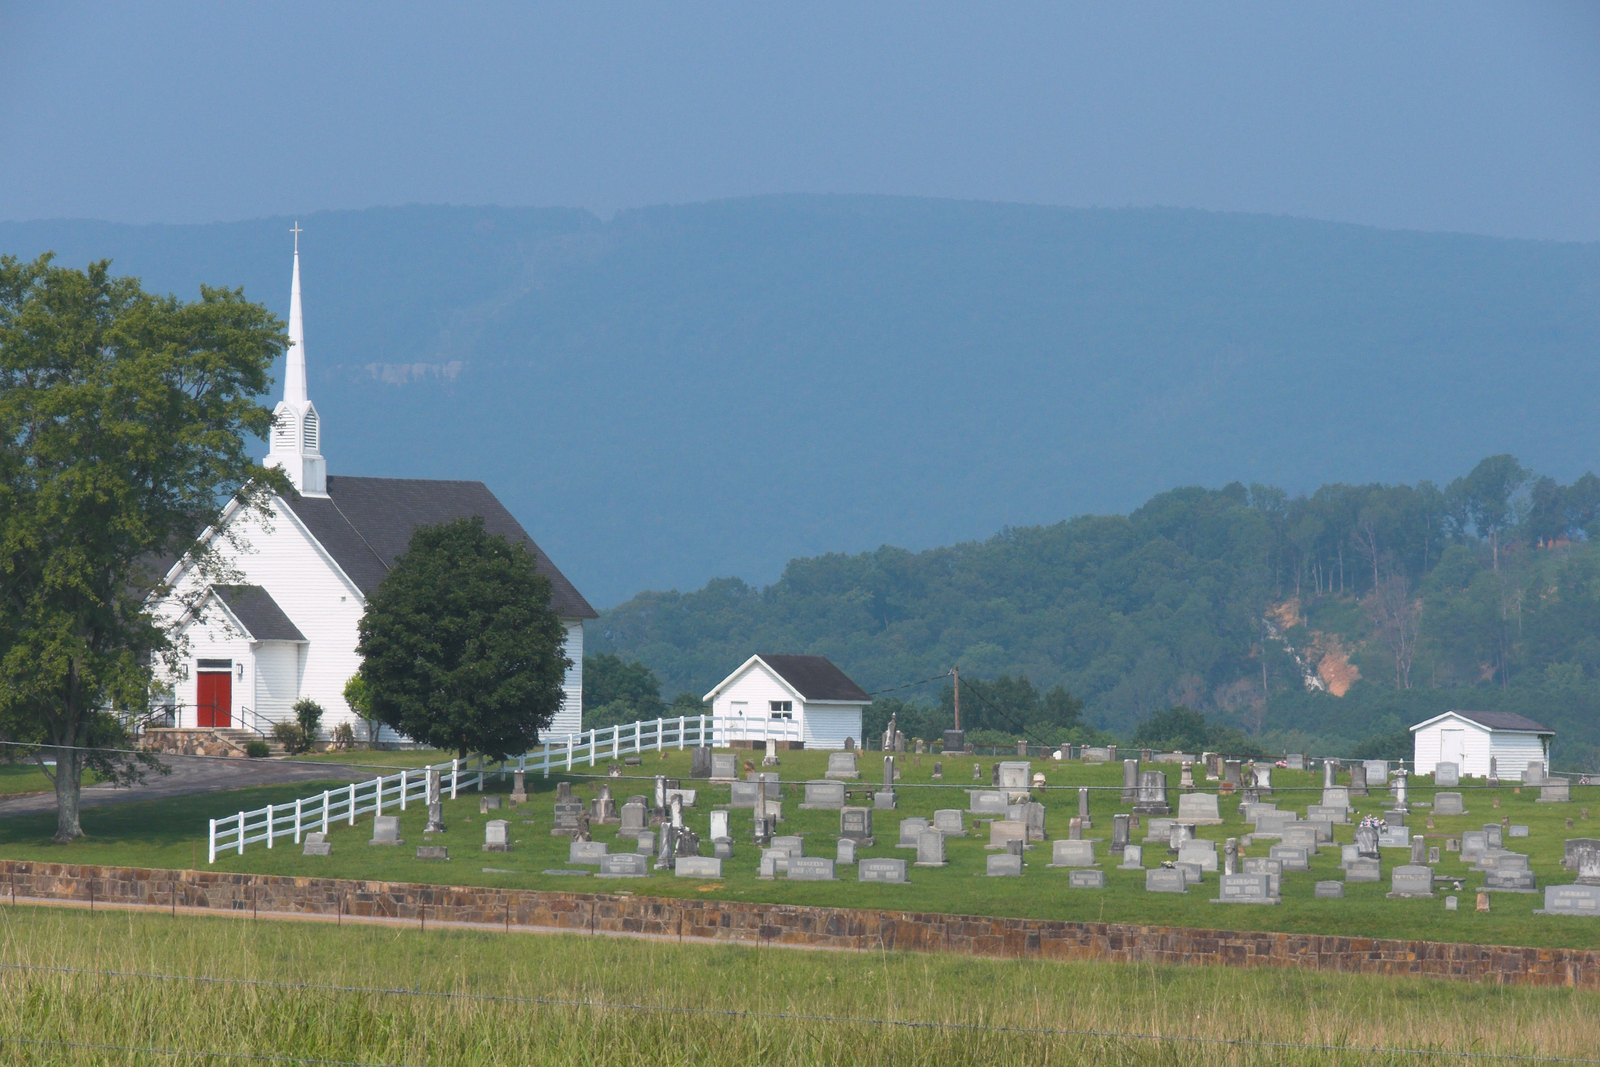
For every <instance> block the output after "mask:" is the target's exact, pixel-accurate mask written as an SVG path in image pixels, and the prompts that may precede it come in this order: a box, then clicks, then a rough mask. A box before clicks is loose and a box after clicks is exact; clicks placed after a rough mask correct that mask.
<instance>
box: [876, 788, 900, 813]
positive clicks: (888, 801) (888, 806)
mask: <svg viewBox="0 0 1600 1067" xmlns="http://www.w3.org/2000/svg"><path fill="white" fill-rule="evenodd" d="M872 806H873V807H874V808H876V809H877V810H878V811H894V810H895V809H896V808H898V807H899V806H900V805H899V798H898V797H896V796H895V795H894V790H892V789H879V790H878V791H877V792H875V793H873V794H872Z"/></svg>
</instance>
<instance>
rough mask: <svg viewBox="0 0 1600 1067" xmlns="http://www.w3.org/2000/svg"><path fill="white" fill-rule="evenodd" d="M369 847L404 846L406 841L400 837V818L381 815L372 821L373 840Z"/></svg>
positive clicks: (369, 842)
mask: <svg viewBox="0 0 1600 1067" xmlns="http://www.w3.org/2000/svg"><path fill="white" fill-rule="evenodd" d="M367 844H369V845H403V844H405V839H404V838H402V837H401V836H400V816H398V815H379V816H378V817H377V818H375V819H373V820H372V840H371V841H368V842H367Z"/></svg>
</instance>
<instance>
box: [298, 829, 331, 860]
mask: <svg viewBox="0 0 1600 1067" xmlns="http://www.w3.org/2000/svg"><path fill="white" fill-rule="evenodd" d="M300 855H302V856H331V855H333V846H332V845H331V844H329V843H328V835H327V834H307V835H306V839H305V847H304V848H302V849H301V850H300Z"/></svg>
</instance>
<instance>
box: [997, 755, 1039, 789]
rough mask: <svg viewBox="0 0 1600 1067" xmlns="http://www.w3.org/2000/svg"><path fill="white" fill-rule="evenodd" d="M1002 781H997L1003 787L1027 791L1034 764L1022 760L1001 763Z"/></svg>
mask: <svg viewBox="0 0 1600 1067" xmlns="http://www.w3.org/2000/svg"><path fill="white" fill-rule="evenodd" d="M999 767H1000V781H999V782H998V783H997V784H998V785H999V786H1000V788H1001V789H1008V790H1021V791H1023V792H1027V790H1028V787H1029V785H1030V779H1031V778H1032V776H1033V765H1032V764H1031V763H1024V762H1022V761H1020V760H1012V761H1007V762H1005V763H1001V764H1000V765H999Z"/></svg>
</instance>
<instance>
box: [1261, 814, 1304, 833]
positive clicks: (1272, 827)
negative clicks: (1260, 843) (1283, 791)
mask: <svg viewBox="0 0 1600 1067" xmlns="http://www.w3.org/2000/svg"><path fill="white" fill-rule="evenodd" d="M1299 821H1300V820H1299V819H1296V818H1295V817H1294V812H1292V811H1263V812H1261V813H1259V814H1258V815H1257V816H1256V819H1255V833H1254V834H1252V835H1251V836H1252V837H1282V836H1283V831H1284V829H1285V828H1287V827H1289V826H1292V825H1294V824H1295V823H1297V822H1299Z"/></svg>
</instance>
